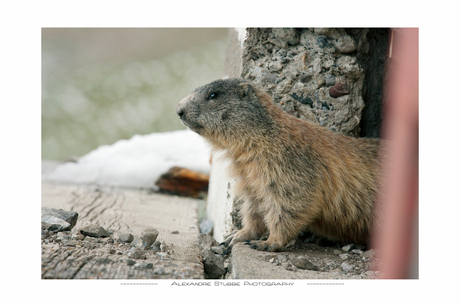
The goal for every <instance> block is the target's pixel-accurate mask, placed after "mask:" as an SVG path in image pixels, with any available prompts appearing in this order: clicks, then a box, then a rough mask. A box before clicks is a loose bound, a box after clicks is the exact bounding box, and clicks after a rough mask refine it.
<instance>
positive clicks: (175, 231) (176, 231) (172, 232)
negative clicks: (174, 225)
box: [171, 230, 179, 235]
mask: <svg viewBox="0 0 460 307" xmlns="http://www.w3.org/2000/svg"><path fill="white" fill-rule="evenodd" d="M171 234H173V235H177V234H179V231H178V230H173V231H171Z"/></svg>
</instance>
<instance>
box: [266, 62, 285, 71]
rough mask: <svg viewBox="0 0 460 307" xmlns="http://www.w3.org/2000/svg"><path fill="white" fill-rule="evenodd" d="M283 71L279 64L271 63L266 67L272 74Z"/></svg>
mask: <svg viewBox="0 0 460 307" xmlns="http://www.w3.org/2000/svg"><path fill="white" fill-rule="evenodd" d="M282 69H283V65H282V64H281V63H279V62H273V63H270V64H269V65H268V70H269V71H272V72H277V71H280V70H282Z"/></svg>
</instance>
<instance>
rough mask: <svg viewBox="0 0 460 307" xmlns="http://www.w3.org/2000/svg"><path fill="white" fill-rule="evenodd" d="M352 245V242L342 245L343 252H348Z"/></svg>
mask: <svg viewBox="0 0 460 307" xmlns="http://www.w3.org/2000/svg"><path fill="white" fill-rule="evenodd" d="M352 247H353V244H348V245H345V246H344V247H342V250H343V251H344V252H348V251H349V250H350V249H351V248H352Z"/></svg>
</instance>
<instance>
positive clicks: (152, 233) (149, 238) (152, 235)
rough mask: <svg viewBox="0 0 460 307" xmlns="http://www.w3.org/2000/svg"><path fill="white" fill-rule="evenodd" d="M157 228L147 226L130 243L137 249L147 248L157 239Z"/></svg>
mask: <svg viewBox="0 0 460 307" xmlns="http://www.w3.org/2000/svg"><path fill="white" fill-rule="evenodd" d="M158 234H159V232H158V230H156V229H153V228H148V229H145V230H144V231H142V235H141V237H135V238H134V240H133V241H132V243H131V245H132V246H134V247H136V248H138V249H144V250H145V249H148V248H149V247H150V246H151V245H152V244H153V243H154V242H155V240H156V239H157V237H158Z"/></svg>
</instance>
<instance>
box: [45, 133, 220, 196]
mask: <svg viewBox="0 0 460 307" xmlns="http://www.w3.org/2000/svg"><path fill="white" fill-rule="evenodd" d="M209 159H210V148H209V146H208V145H207V144H206V142H205V141H204V139H203V138H202V137H201V136H199V135H198V134H196V133H195V132H193V131H190V130H178V131H172V132H162V133H152V134H148V135H135V136H133V137H132V138H131V139H129V140H120V141H117V142H115V143H114V144H113V145H110V146H109V145H104V146H100V147H99V148H97V149H95V150H93V151H91V152H90V153H88V154H86V155H85V156H83V157H81V158H80V159H78V162H77V163H74V162H67V163H64V164H61V165H59V166H58V167H57V168H56V169H55V170H54V172H52V173H50V174H47V175H44V176H43V179H45V180H51V181H62V182H72V183H92V184H100V185H109V186H123V187H134V188H154V187H156V186H155V181H156V180H157V179H158V178H159V177H160V176H161V175H162V174H164V173H165V172H167V171H168V170H169V169H170V168H171V167H173V166H180V167H185V168H188V169H191V170H194V171H199V172H202V173H205V174H209V173H210V168H211V166H210V163H209Z"/></svg>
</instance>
